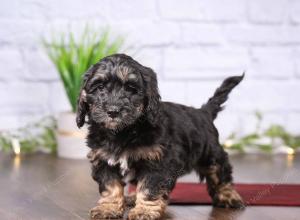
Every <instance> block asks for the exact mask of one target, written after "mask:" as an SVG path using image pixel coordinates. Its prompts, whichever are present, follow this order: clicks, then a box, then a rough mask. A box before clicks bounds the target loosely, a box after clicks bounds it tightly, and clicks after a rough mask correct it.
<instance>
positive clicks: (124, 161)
mask: <svg viewBox="0 0 300 220" xmlns="http://www.w3.org/2000/svg"><path fill="white" fill-rule="evenodd" d="M107 163H108V164H109V165H110V166H115V165H117V164H119V165H120V169H121V174H122V175H123V176H124V175H125V173H126V172H127V171H128V170H129V168H128V157H126V156H122V157H120V158H119V159H118V160H116V158H114V157H111V158H109V159H108V161H107Z"/></svg>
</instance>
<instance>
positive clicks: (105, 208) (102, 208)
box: [90, 203, 124, 220]
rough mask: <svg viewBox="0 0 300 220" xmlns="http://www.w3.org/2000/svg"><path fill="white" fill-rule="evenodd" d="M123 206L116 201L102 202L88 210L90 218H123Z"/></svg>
mask: <svg viewBox="0 0 300 220" xmlns="http://www.w3.org/2000/svg"><path fill="white" fill-rule="evenodd" d="M123 214H124V207H123V206H120V205H119V204H116V203H103V204H99V205H98V206H96V207H94V208H92V209H91V211H90V217H91V219H93V220H94V219H95V220H96V219H119V218H123Z"/></svg>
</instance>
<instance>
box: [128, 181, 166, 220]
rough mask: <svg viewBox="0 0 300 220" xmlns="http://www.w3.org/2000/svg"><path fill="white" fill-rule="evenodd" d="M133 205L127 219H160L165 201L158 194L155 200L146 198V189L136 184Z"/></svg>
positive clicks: (164, 208)
mask: <svg viewBox="0 0 300 220" xmlns="http://www.w3.org/2000/svg"><path fill="white" fill-rule="evenodd" d="M137 191H138V192H137V194H136V201H135V207H134V208H133V209H131V210H130V211H129V213H128V219H129V220H156V219H160V218H161V217H162V216H163V214H164V212H165V210H166V207H167V201H166V200H165V199H163V197H162V196H159V197H158V198H157V199H155V200H148V199H147V198H148V195H149V193H148V191H147V190H145V189H144V190H143V189H141V187H139V186H138V188H137Z"/></svg>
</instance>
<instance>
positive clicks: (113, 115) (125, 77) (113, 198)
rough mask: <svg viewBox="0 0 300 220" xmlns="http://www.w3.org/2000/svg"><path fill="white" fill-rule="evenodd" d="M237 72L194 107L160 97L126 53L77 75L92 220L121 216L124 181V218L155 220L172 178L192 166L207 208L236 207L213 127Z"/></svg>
mask: <svg viewBox="0 0 300 220" xmlns="http://www.w3.org/2000/svg"><path fill="white" fill-rule="evenodd" d="M243 76H244V75H242V76H234V77H230V78H227V79H226V80H225V81H224V82H223V84H222V85H221V86H220V87H219V88H218V89H217V90H216V91H215V93H214V95H213V97H212V98H210V99H209V100H208V102H207V103H206V104H204V105H203V106H202V107H201V108H192V107H187V106H184V105H180V104H175V103H171V102H162V101H160V95H159V92H158V88H157V79H156V74H155V73H154V72H153V70H152V69H150V68H148V67H145V66H142V65H141V64H139V63H138V62H137V61H135V60H133V59H132V58H131V57H129V56H127V55H124V54H115V55H112V56H108V57H106V58H103V59H102V60H100V61H99V62H98V63H97V64H95V65H93V66H92V67H91V68H90V69H89V70H88V71H87V72H86V73H85V75H84V78H83V85H82V89H81V92H80V95H79V98H78V111H77V118H76V120H77V125H78V127H79V128H80V127H82V126H83V124H84V123H85V118H86V116H87V118H88V121H87V123H88V131H89V132H88V136H87V145H88V147H89V148H91V151H90V153H89V154H88V158H89V159H90V161H91V163H92V177H93V179H94V180H95V181H96V182H97V183H98V184H99V191H100V200H99V201H98V205H97V206H96V207H95V208H93V209H92V210H91V216H92V218H96V219H104V218H108V219H111V218H122V216H123V214H124V205H125V198H124V190H123V188H124V185H125V180H124V179H127V180H128V181H130V182H131V183H133V184H136V185H137V190H136V199H135V206H134V207H133V208H132V209H131V210H130V211H129V213H128V219H130V220H132V219H159V218H161V217H162V215H163V213H164V211H165V209H166V206H167V202H168V197H169V194H170V192H171V191H172V189H173V188H174V186H175V183H176V180H177V178H178V177H179V176H181V175H183V174H186V173H189V172H191V171H192V170H195V171H196V172H197V174H198V175H199V178H200V180H203V179H204V178H205V179H206V182H207V188H208V193H209V195H210V196H211V198H212V201H213V205H214V206H217V207H225V208H241V207H243V201H242V199H241V197H240V196H239V194H238V193H237V192H236V191H235V190H234V189H233V186H232V168H231V165H230V163H229V161H228V156H227V153H226V152H225V151H224V150H223V148H222V146H221V145H220V143H219V140H218V138H219V135H218V131H217V129H216V127H215V126H214V124H213V121H214V119H215V118H216V117H217V114H218V112H219V111H221V110H222V104H223V103H224V102H225V101H226V100H227V97H228V94H229V93H230V91H231V90H232V89H233V88H234V87H235V86H236V85H237V84H238V83H239V82H240V81H241V80H242V79H243Z"/></svg>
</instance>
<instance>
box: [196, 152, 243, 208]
mask: <svg viewBox="0 0 300 220" xmlns="http://www.w3.org/2000/svg"><path fill="white" fill-rule="evenodd" d="M220 155H221V156H220V158H218V159H216V160H212V161H213V162H212V163H211V164H209V165H208V166H199V170H198V173H199V175H200V177H201V176H202V177H203V176H204V177H205V179H206V183H207V190H208V193H209V195H210V196H211V198H212V201H213V205H214V206H216V207H223V208H244V202H243V200H242V198H241V197H240V195H239V194H238V193H237V192H236V191H235V189H234V188H233V184H232V167H231V165H230V163H229V160H228V156H227V153H226V152H224V150H223V149H222V150H221V154H220Z"/></svg>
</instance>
